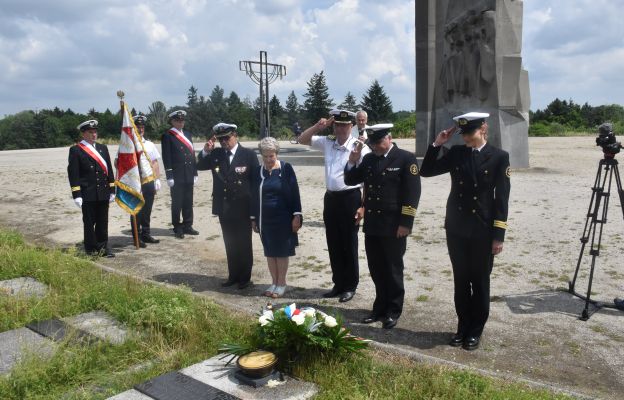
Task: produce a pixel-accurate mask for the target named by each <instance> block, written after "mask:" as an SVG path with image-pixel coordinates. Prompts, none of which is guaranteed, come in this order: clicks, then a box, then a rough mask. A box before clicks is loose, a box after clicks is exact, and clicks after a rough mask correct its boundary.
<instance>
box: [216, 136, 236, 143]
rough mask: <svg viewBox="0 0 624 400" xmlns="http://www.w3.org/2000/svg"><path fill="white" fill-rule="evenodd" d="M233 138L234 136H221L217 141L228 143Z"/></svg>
mask: <svg viewBox="0 0 624 400" xmlns="http://www.w3.org/2000/svg"><path fill="white" fill-rule="evenodd" d="M231 137H232V135H227V136H219V137H218V138H217V140H218V141H219V142H227V141H228V140H230V138H231Z"/></svg>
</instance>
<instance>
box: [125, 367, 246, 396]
mask: <svg viewBox="0 0 624 400" xmlns="http://www.w3.org/2000/svg"><path fill="white" fill-rule="evenodd" d="M134 388H135V389H136V390H138V391H139V392H141V393H143V394H145V395H147V396H150V397H152V398H154V399H156V400H236V399H238V397H235V396H232V395H231V394H228V393H226V392H224V391H222V390H219V389H217V388H216V387H213V386H210V385H206V384H205V383H202V382H200V381H198V380H196V379H193V378H191V377H190V376H186V375H184V374H181V373H180V372H177V371H175V372H169V373H167V374H164V375H161V376H158V377H156V378H154V379H150V380H149V381H147V382H144V383H141V384H140V385H136V386H135V387H134Z"/></svg>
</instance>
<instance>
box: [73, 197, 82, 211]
mask: <svg viewBox="0 0 624 400" xmlns="http://www.w3.org/2000/svg"><path fill="white" fill-rule="evenodd" d="M74 203H75V204H76V207H78V208H82V197H76V198H75V199H74Z"/></svg>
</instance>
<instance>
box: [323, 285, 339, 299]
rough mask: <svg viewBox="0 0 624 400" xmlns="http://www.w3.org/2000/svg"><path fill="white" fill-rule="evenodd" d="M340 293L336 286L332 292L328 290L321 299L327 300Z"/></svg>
mask: <svg viewBox="0 0 624 400" xmlns="http://www.w3.org/2000/svg"><path fill="white" fill-rule="evenodd" d="M340 293H342V291H341V290H340V289H338V288H337V287H336V286H334V288H333V289H332V290H330V291H329V292H326V293H323V297H325V298H326V299H328V298H330V297H336V296H338V295H339V294H340Z"/></svg>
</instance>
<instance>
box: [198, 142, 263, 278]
mask: <svg viewBox="0 0 624 400" xmlns="http://www.w3.org/2000/svg"><path fill="white" fill-rule="evenodd" d="M197 158H198V161H197V167H198V169H199V170H202V171H203V170H212V213H213V214H214V215H217V216H218V217H219V223H220V224H221V230H222V232H223V241H224V243H225V252H226V255H227V261H228V282H229V283H239V285H241V284H242V285H245V284H247V283H248V282H249V281H250V279H251V268H252V266H253V252H252V242H251V219H250V211H251V208H250V207H251V206H250V202H251V173H252V171H256V170H257V167H258V166H259V162H258V157H257V156H256V153H255V152H254V151H253V150H251V149H247V148H245V147H243V146H241V144H240V143H239V144H238V147H237V148H236V151H235V152H234V158H233V159H232V162H231V163H230V161H229V158H230V156H229V154H227V153H226V150H225V149H223V148H215V149H214V150H212V151H211V152H210V153H208V154H205V153H204V152H203V151H201V152H200V153H199V154H198V156H197Z"/></svg>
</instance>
